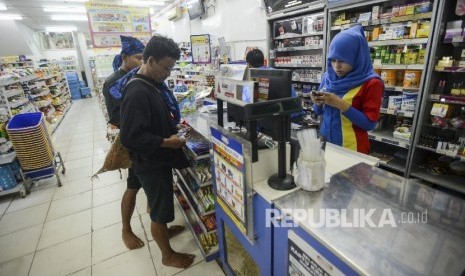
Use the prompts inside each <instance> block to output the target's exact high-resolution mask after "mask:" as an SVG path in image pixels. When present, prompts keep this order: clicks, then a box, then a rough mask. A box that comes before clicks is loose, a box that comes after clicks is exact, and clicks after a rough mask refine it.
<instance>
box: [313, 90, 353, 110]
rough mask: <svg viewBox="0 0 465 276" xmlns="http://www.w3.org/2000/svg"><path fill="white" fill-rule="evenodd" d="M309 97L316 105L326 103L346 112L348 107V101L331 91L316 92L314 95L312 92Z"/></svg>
mask: <svg viewBox="0 0 465 276" xmlns="http://www.w3.org/2000/svg"><path fill="white" fill-rule="evenodd" d="M311 98H312V100H313V102H314V103H316V104H318V105H321V104H327V105H330V106H332V107H335V108H337V109H339V110H340V111H341V112H346V111H347V110H349V108H350V105H349V103H347V102H346V101H344V100H343V99H341V98H339V97H338V96H337V95H336V94H334V93H331V92H317V93H315V94H314V95H313V94H312V95H311Z"/></svg>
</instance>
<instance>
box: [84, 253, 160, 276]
mask: <svg viewBox="0 0 465 276" xmlns="http://www.w3.org/2000/svg"><path fill="white" fill-rule="evenodd" d="M92 275H93V276H107V275H112V276H126V275H137V276H153V275H157V273H156V272H155V268H154V266H153V263H152V259H151V257H150V253H149V251H148V249H147V246H144V247H142V248H140V249H136V250H130V251H128V252H125V253H123V254H121V255H118V256H115V257H113V258H110V259H108V260H106V261H103V262H100V263H98V264H95V265H94V266H93V267H92Z"/></svg>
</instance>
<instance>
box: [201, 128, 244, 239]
mask: <svg viewBox="0 0 465 276" xmlns="http://www.w3.org/2000/svg"><path fill="white" fill-rule="evenodd" d="M210 131H211V140H212V144H213V160H214V168H215V170H214V172H215V180H216V190H217V191H216V193H217V195H216V196H217V199H218V203H219V204H220V206H221V207H222V208H223V210H225V212H226V213H227V214H228V215H229V217H230V218H231V219H232V220H233V221H234V223H235V224H236V226H237V227H238V228H239V229H240V230H241V231H242V232H243V233H246V227H245V224H246V221H247V220H246V197H245V193H246V192H245V191H246V189H245V166H244V156H243V145H242V144H241V143H240V142H239V141H237V140H235V139H233V138H231V137H228V136H226V135H223V134H222V133H221V132H220V131H219V130H218V129H215V128H213V127H211V128H210Z"/></svg>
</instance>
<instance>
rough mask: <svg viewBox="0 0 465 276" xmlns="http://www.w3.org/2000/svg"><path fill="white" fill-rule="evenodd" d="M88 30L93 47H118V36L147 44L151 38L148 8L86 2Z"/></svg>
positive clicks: (119, 43) (119, 44)
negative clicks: (135, 38) (128, 37)
mask: <svg viewBox="0 0 465 276" xmlns="http://www.w3.org/2000/svg"><path fill="white" fill-rule="evenodd" d="M86 8H87V16H88V18H89V29H90V33H91V35H92V43H93V45H94V47H119V46H121V42H120V38H119V36H120V35H127V36H133V37H137V38H138V39H140V40H141V41H142V43H144V44H147V42H148V41H149V40H150V37H151V33H152V30H151V24H150V14H149V9H148V8H143V7H130V6H123V5H118V4H114V3H110V2H106V3H99V2H87V3H86Z"/></svg>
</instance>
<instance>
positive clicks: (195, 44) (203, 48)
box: [191, 34, 211, 64]
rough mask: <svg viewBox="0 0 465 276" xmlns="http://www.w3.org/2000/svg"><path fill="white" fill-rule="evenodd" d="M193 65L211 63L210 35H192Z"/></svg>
mask: <svg viewBox="0 0 465 276" xmlns="http://www.w3.org/2000/svg"><path fill="white" fill-rule="evenodd" d="M191 47H192V51H191V52H192V63H202V64H207V63H210V62H211V51H210V35H208V34H203V35H191Z"/></svg>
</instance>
